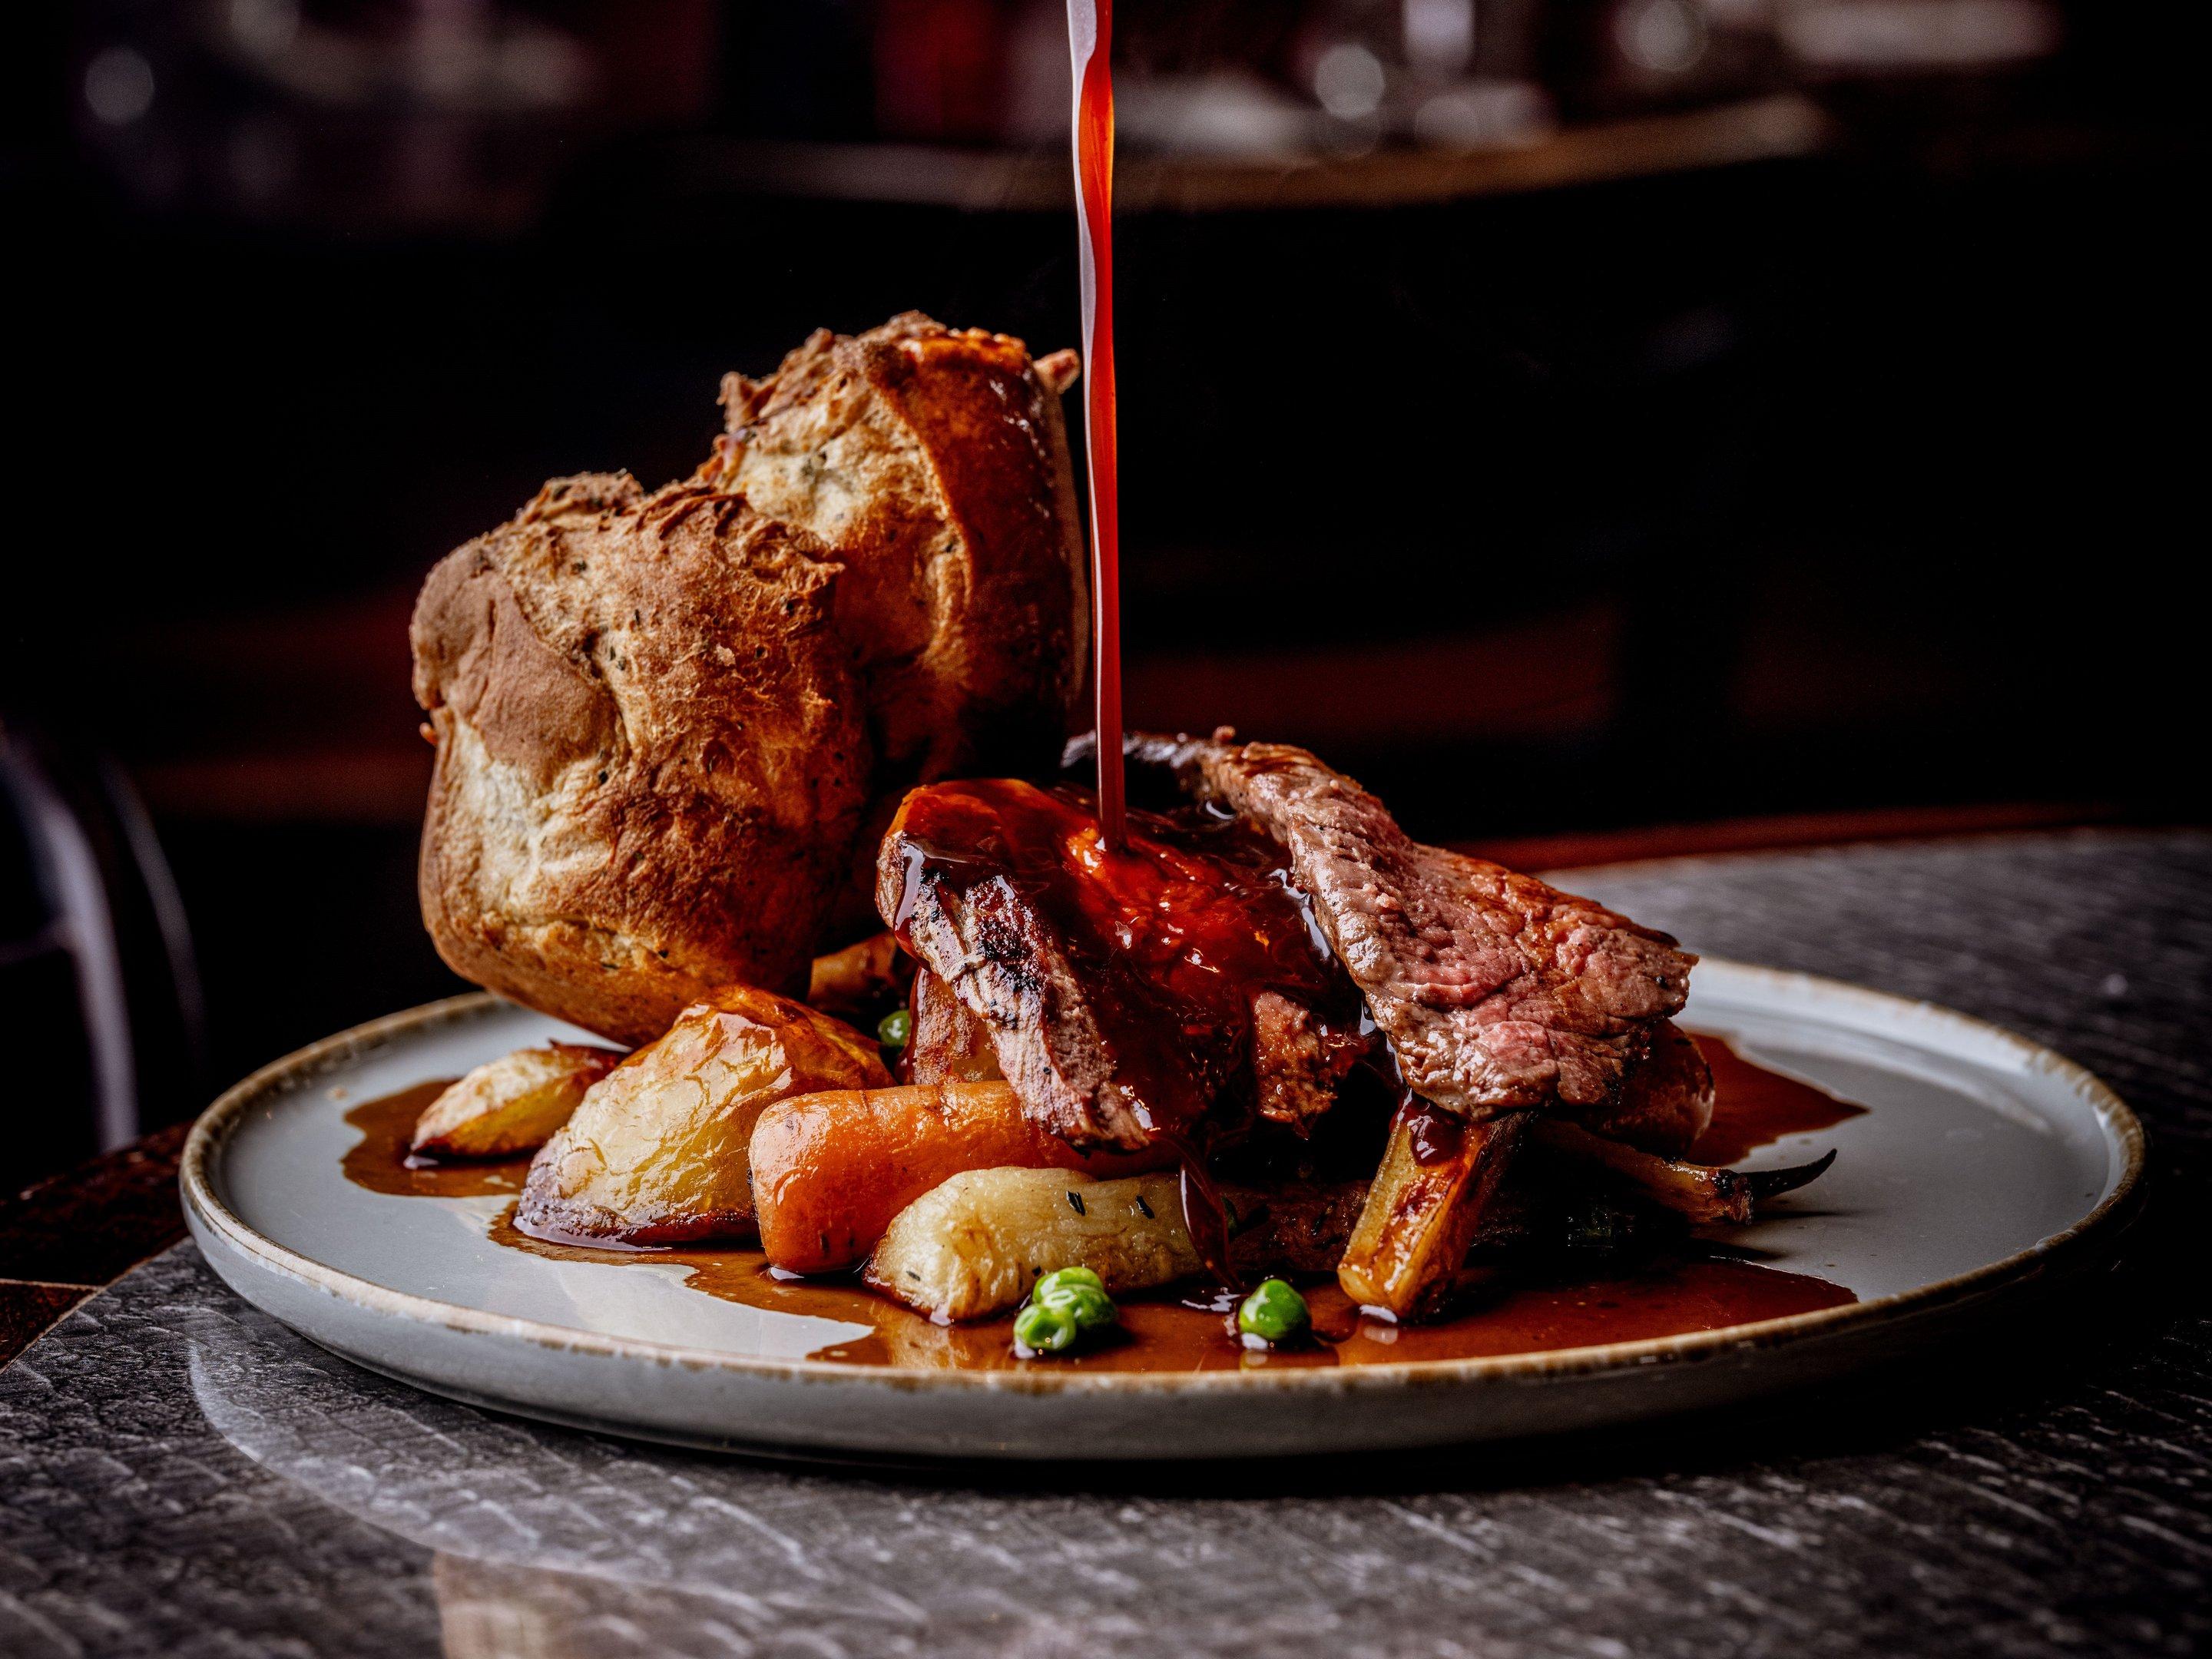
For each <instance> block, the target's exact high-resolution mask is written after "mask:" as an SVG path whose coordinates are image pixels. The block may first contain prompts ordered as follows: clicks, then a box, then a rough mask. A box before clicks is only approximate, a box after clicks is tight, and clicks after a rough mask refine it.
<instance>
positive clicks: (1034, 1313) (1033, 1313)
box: [1014, 1302, 1081, 1358]
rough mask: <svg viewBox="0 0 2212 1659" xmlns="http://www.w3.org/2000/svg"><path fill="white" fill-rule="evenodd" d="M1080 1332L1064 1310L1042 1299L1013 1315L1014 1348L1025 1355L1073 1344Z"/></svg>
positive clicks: (1047, 1351) (1052, 1351) (1064, 1348)
mask: <svg viewBox="0 0 2212 1659" xmlns="http://www.w3.org/2000/svg"><path fill="white" fill-rule="evenodd" d="M1079 1334H1081V1333H1080V1332H1079V1330H1078V1329H1077V1328H1076V1323H1075V1321H1074V1320H1073V1318H1071V1317H1070V1316H1068V1315H1067V1314H1066V1313H1063V1312H1062V1311H1061V1310H1060V1309H1058V1308H1048V1307H1046V1306H1045V1305H1044V1304H1042V1303H1041V1302H1032V1303H1030V1304H1029V1306H1027V1307H1026V1308H1024V1309H1023V1310H1021V1311H1020V1312H1019V1313H1018V1314H1016V1315H1015V1316H1014V1352H1016V1353H1018V1354H1020V1355H1022V1356H1023V1357H1024V1358H1026V1357H1028V1356H1029V1355H1030V1354H1036V1353H1060V1352H1063V1351H1065V1350H1066V1349H1068V1348H1072V1347H1073V1346H1075V1339H1076V1337H1077V1336H1078V1335H1079Z"/></svg>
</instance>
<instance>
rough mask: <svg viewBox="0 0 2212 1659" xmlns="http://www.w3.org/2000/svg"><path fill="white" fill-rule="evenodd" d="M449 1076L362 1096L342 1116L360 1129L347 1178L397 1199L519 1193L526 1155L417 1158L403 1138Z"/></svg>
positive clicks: (347, 1166) (449, 1084)
mask: <svg viewBox="0 0 2212 1659" xmlns="http://www.w3.org/2000/svg"><path fill="white" fill-rule="evenodd" d="M452 1087H453V1080H452V1079H450V1078H447V1079H440V1080H438V1081H437V1082H435V1083H418V1084H416V1085H415V1086H414V1087H413V1088H411V1089H402V1090H401V1091H399V1092H398V1094H396V1095H384V1096H381V1097H379V1098H377V1099H375V1100H369V1101H364V1102H362V1103H361V1104H360V1105H358V1106H356V1107H355V1108H354V1109H353V1110H351V1111H349V1112H348V1113H347V1114H346V1117H345V1121H347V1122H348V1123H350V1124H351V1125H352V1126H353V1127H355V1128H356V1129H358V1130H360V1131H361V1137H362V1138H361V1141H360V1144H359V1145H357V1146H355V1147H354V1148H353V1150H352V1151H351V1152H348V1153H347V1154H346V1155H345V1174H346V1179H347V1180H349V1181H350V1182H353V1184H354V1185H355V1186H356V1187H366V1188H368V1190H369V1191H371V1192H372V1193H390V1194H394V1195H395V1196H397V1197H400V1198H480V1197H482V1196H483V1195H484V1194H489V1193H519V1192H520V1191H521V1190H522V1179H523V1177H524V1176H526V1175H527V1174H528V1173H529V1170H530V1159H529V1158H527V1157H524V1158H499V1159H489V1158H485V1159H474V1158H470V1159H462V1158H455V1159H453V1160H451V1161H448V1162H440V1161H439V1160H437V1159H435V1158H417V1157H416V1156H415V1154H414V1153H413V1152H411V1151H410V1149H409V1146H408V1143H409V1142H410V1141H411V1140H412V1139H414V1138H415V1120H416V1119H417V1118H419V1117H421V1116H422V1109H423V1108H425V1107H426V1106H428V1104H429V1103H431V1102H432V1101H434V1100H435V1099H436V1098H437V1097H439V1096H440V1095H441V1094H443V1093H445V1092H446V1091H447V1090H448V1089H450V1088H452Z"/></svg>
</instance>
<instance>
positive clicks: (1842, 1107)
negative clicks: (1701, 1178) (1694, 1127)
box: [1685, 1036, 1866, 1168]
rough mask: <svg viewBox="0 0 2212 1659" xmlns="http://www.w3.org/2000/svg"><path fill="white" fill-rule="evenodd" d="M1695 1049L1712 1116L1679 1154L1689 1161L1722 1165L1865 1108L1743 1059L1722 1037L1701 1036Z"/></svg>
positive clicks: (1856, 1113)
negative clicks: (1701, 1058) (1708, 1071)
mask: <svg viewBox="0 0 2212 1659" xmlns="http://www.w3.org/2000/svg"><path fill="white" fill-rule="evenodd" d="M1698 1051H1699V1053H1700V1054H1704V1055H1705V1064H1706V1065H1707V1066H1711V1068H1712V1073H1713V1121H1711V1123H1710V1124H1708V1125H1707V1126H1706V1127H1705V1133H1703V1134H1701V1135H1699V1137H1698V1139H1697V1140H1696V1142H1695V1143H1694V1144H1693V1145H1692V1146H1691V1148H1690V1150H1689V1152H1687V1153H1686V1155H1685V1156H1686V1157H1687V1158H1689V1160H1690V1161H1691V1162H1692V1164H1712V1165H1714V1166H1715V1167H1717V1168H1725V1167H1726V1166H1728V1165H1729V1164H1739V1163H1741V1162H1742V1161H1743V1160H1744V1159H1745V1158H1748V1157H1749V1156H1750V1155H1751V1154H1752V1153H1753V1152H1756V1151H1758V1150H1759V1148H1760V1147H1761V1146H1772V1145H1773V1144H1774V1143H1775V1142H1776V1141H1778V1140H1779V1139H1782V1138H1783V1137H1784V1135H1802V1134H1812V1133H1816V1132H1817V1131H1819V1130H1821V1129H1832V1128H1833V1127H1835V1126H1836V1125H1837V1124H1838V1123H1841V1122H1843V1121H1844V1120H1845V1119H1846V1118H1853V1117H1858V1116H1861V1115H1863V1114H1864V1113H1865V1111H1866V1108H1865V1107H1863V1106H1855V1105H1853V1104H1852V1103H1850V1101H1848V1100H1838V1098H1837V1097H1835V1096H1833V1095H1832V1094H1830V1093H1828V1092H1827V1091H1826V1090H1825V1089H1815V1088H1814V1087H1813V1085H1811V1084H1809V1083H1800V1082H1799V1081H1798V1080H1797V1079H1796V1078H1794V1077H1784V1076H1783V1075H1782V1073H1779V1072H1770V1071H1768V1070H1767V1069H1766V1067H1765V1066H1760V1065H1758V1064H1756V1063H1755V1062H1753V1061H1752V1060H1746V1059H1745V1058H1744V1057H1743V1056H1742V1055H1741V1054H1738V1053H1737V1052H1736V1051H1735V1048H1733V1047H1732V1046H1730V1045H1729V1042H1727V1041H1726V1040H1725V1039H1723V1038H1721V1037H1714V1036H1701V1037H1699V1039H1698Z"/></svg>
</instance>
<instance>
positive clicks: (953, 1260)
mask: <svg viewBox="0 0 2212 1659" xmlns="http://www.w3.org/2000/svg"><path fill="white" fill-rule="evenodd" d="M1181 1193H1182V1183H1181V1182H1180V1180H1179V1179H1178V1178H1177V1177H1176V1176H1174V1175H1171V1174H1167V1173H1160V1174H1156V1175H1143V1176H1128V1177H1127V1178H1125V1179H1123V1180H1120V1181H1090V1180H1086V1179H1085V1178H1084V1177H1083V1176H1077V1175H1073V1174H1071V1173H1070V1172H1068V1171H1066V1170H1015V1169H1004V1170H968V1171H966V1172H964V1173H963V1174H960V1175H956V1176H952V1177H951V1179H950V1180H948V1181H945V1182H942V1183H940V1184H939V1185H938V1186H937V1187H935V1188H932V1189H931V1190H930V1191H929V1192H927V1193H925V1194H922V1196H921V1197H920V1198H918V1199H916V1200H915V1201H914V1202H913V1203H911V1204H909V1205H908V1206H906V1208H904V1209H903V1210H902V1211H900V1212H899V1213H898V1215H897V1217H896V1218H895V1219H894V1220H893V1221H892V1222H891V1225H890V1228H889V1229H888V1230H887V1231H885V1232H884V1236H883V1238H882V1240H881V1241H880V1242H879V1243H878V1244H877V1245H876V1249H875V1253H874V1254H873V1255H871V1256H870V1257H869V1258H868V1268H867V1281H868V1283H869V1284H870V1285H872V1286H873V1287H874V1288H875V1289H877V1290H878V1291H882V1292H883V1293H884V1295H886V1296H892V1297H897V1298H898V1299H899V1300H900V1301H902V1302H903V1303H905V1304H907V1306H908V1307H909V1308H914V1309H916V1310H920V1311H921V1312H923V1313H926V1314H927V1315H929V1316H931V1317H932V1318H934V1319H945V1320H961V1319H981V1318H984V1317H986V1316H988V1315H991V1314H994V1313H1000V1312H1003V1311H1005V1310H1006V1309H1008V1308H1011V1307H1013V1306H1014V1305H1016V1304H1018V1303H1019V1302H1020V1301H1021V1299H1022V1298H1023V1297H1024V1296H1026V1295H1028V1294H1029V1290H1030V1285H1033V1284H1035V1283H1036V1281H1037V1279H1040V1278H1042V1276H1043V1275H1044V1274H1046V1273H1050V1272H1052V1271H1053V1270H1054V1268H1056V1267H1088V1268H1090V1269H1091V1271H1092V1272H1094V1273H1097V1275H1098V1277H1099V1278H1100V1279H1103V1280H1104V1281H1105V1285H1106V1289H1107V1291H1109V1293H1110V1294H1114V1295H1120V1294H1121V1293H1122V1292H1124V1291H1140V1290H1148V1289H1150V1288H1151V1287H1152V1286H1153V1285H1164V1284H1166V1283H1167V1282H1168V1281H1169V1280H1170V1279H1182V1278H1183V1277H1185V1276H1187V1275H1188V1274H1191V1273H1196V1272H1197V1271H1198V1270H1199V1259H1198V1252H1197V1250H1195V1249H1193V1248H1192V1246H1191V1242H1190V1232H1189V1230H1188V1229H1187V1228H1186V1227H1185V1226H1184V1225H1183V1221H1182V1196H1181Z"/></svg>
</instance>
